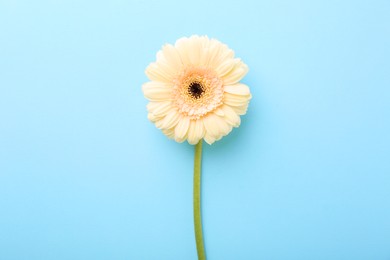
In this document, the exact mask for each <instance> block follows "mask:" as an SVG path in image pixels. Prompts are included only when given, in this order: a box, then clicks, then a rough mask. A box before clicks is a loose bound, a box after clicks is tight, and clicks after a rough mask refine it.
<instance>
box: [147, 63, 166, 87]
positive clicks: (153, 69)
mask: <svg viewBox="0 0 390 260" xmlns="http://www.w3.org/2000/svg"><path fill="white" fill-rule="evenodd" d="M145 74H146V76H148V78H149V79H150V80H152V81H159V82H165V83H172V75H169V74H167V73H165V72H164V71H163V70H162V69H161V66H159V65H158V64H157V63H156V62H153V63H151V64H149V66H148V67H147V68H146V70H145Z"/></svg>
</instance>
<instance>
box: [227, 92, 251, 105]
mask: <svg viewBox="0 0 390 260" xmlns="http://www.w3.org/2000/svg"><path fill="white" fill-rule="evenodd" d="M250 99H251V95H246V96H242V95H234V94H230V93H226V92H225V94H224V95H223V103H224V104H227V105H229V106H237V107H238V106H242V105H246V104H248V102H249V100H250Z"/></svg>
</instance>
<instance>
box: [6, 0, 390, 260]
mask: <svg viewBox="0 0 390 260" xmlns="http://www.w3.org/2000/svg"><path fill="white" fill-rule="evenodd" d="M389 13H390V2H389V1H376V0H374V1H352V0H351V1H325V0H323V1H310V0H307V1H304V0H295V1H267V2H261V1H255V0H253V1H234V3H231V2H228V1H198V2H192V3H191V4H189V3H184V2H183V1H179V0H177V1H148V2H146V1H141V0H139V1H121V0H116V1H104V2H103V1H15V0H8V1H4V0H2V1H0V89H1V91H0V259H1V260H11V259H17V260H20V259H28V260H35V259H56V260H62V259H83V260H84V259H196V251H195V241H194V235H193V222H192V221H193V220H192V164H193V161H192V160H193V148H192V147H191V146H190V145H188V144H177V143H175V142H173V141H170V140H168V139H167V138H166V137H165V136H164V135H163V134H162V133H161V132H160V131H159V130H157V129H156V128H155V127H154V126H153V125H152V124H151V123H150V122H149V121H148V120H147V118H146V114H147V113H146V108H145V105H146V104H147V100H145V99H144V97H143V94H142V92H141V85H142V83H143V82H145V81H147V78H146V76H145V75H144V69H145V67H146V66H147V65H148V64H149V62H152V61H153V60H154V57H155V53H156V52H157V50H159V48H160V47H161V45H162V44H164V43H165V42H171V43H173V42H174V41H175V40H176V39H177V38H179V37H182V36H189V35H191V34H195V33H196V34H201V35H202V34H207V35H209V36H210V37H215V38H217V39H219V40H221V41H223V42H225V43H227V44H228V45H229V46H230V47H231V48H232V49H234V50H235V51H236V54H237V56H238V57H241V58H242V59H243V60H244V61H245V62H246V63H247V64H248V66H249V68H250V72H249V74H248V75H247V77H246V78H245V79H244V82H245V83H246V84H248V85H249V86H250V87H251V91H252V94H253V99H252V101H251V103H250V107H249V112H248V114H247V115H246V116H245V117H243V120H242V121H243V123H242V126H241V127H240V128H239V129H235V130H234V131H233V132H232V133H231V134H230V135H229V136H228V137H226V138H224V139H223V140H222V141H220V142H217V143H216V144H214V145H212V146H205V149H204V164H203V177H204V178H203V218H204V234H205V243H206V250H207V254H208V257H209V259H210V260H213V259H224V260H225V259H267V260H268V259H294V260H295V259H297V260H306V259H307V260H312V259H316V260H321V259H332V260H334V259H336V260H337V259H340V260H341V259H343V260H344V259H354V260H360V259H362V260H363V259H364V260H365V259H367V260H379V259H386V260H388V259H390V159H389V157H390V102H389V100H390V50H389V49H390V47H389V46H390V16H389Z"/></svg>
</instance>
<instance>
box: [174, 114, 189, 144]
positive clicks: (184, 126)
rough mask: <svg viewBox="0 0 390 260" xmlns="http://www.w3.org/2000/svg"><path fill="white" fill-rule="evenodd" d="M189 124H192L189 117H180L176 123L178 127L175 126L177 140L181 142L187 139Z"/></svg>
mask: <svg viewBox="0 0 390 260" xmlns="http://www.w3.org/2000/svg"><path fill="white" fill-rule="evenodd" d="M189 126H190V119H189V117H186V116H182V117H181V118H180V119H179V122H178V124H177V125H176V128H175V140H176V142H179V143H181V142H183V141H184V140H185V139H186V137H187V133H188V128H189Z"/></svg>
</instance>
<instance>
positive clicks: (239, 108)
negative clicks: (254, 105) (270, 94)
mask: <svg viewBox="0 0 390 260" xmlns="http://www.w3.org/2000/svg"><path fill="white" fill-rule="evenodd" d="M231 108H232V109H233V110H234V112H236V113H237V114H238V115H245V114H246V111H247V110H248V104H245V105H242V106H232V107H231Z"/></svg>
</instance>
